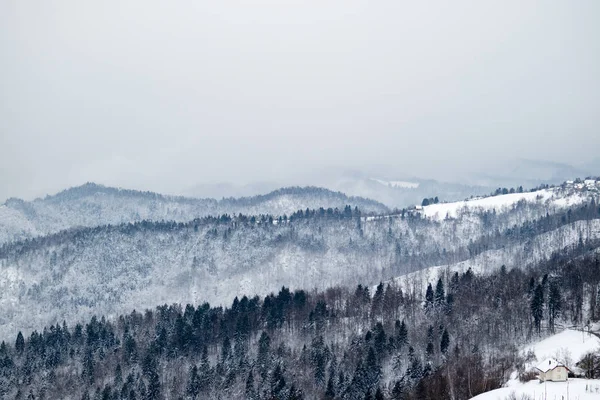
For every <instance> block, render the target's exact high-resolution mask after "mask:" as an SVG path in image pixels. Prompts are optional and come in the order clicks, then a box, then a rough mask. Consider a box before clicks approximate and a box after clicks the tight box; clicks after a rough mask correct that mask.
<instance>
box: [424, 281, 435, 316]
mask: <svg viewBox="0 0 600 400" xmlns="http://www.w3.org/2000/svg"><path fill="white" fill-rule="evenodd" d="M433 299H434V295H433V288H432V287H431V283H428V284H427V291H426V292H425V311H429V310H431V309H432V308H433Z"/></svg>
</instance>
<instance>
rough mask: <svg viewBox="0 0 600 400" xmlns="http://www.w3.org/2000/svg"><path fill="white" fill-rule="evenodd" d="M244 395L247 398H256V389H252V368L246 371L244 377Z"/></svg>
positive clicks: (250, 399) (251, 399)
mask: <svg viewBox="0 0 600 400" xmlns="http://www.w3.org/2000/svg"><path fill="white" fill-rule="evenodd" d="M246 397H247V398H248V399H249V400H253V399H255V398H256V391H255V389H254V374H253V373H252V370H250V372H249V373H248V378H247V379H246Z"/></svg>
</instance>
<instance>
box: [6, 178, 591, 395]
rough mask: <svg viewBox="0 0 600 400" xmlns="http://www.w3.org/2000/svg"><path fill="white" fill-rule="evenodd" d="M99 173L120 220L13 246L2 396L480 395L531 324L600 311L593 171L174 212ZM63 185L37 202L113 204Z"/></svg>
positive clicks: (508, 364)
mask: <svg viewBox="0 0 600 400" xmlns="http://www.w3.org/2000/svg"><path fill="white" fill-rule="evenodd" d="M88 189H89V188H88ZM96 189H97V188H95V187H94V188H93V190H96ZM72 190H74V191H75V192H77V190H83V189H81V188H79V189H72ZM103 190H106V192H107V193H108V196H115V198H117V199H119V201H118V204H119V206H115V207H116V210H117V211H118V212H117V211H115V212H112V213H111V215H113V216H114V218H115V221H117V222H116V223H111V224H108V223H107V224H100V225H95V226H87V227H86V226H81V225H86V224H85V223H82V224H78V223H74V222H73V221H71V222H69V223H68V224H67V225H68V226H67V227H66V228H67V229H64V230H59V231H57V232H52V233H48V234H45V235H31V237H27V238H26V239H22V240H17V241H9V242H6V243H4V244H2V245H0V341H2V340H3V341H4V342H5V344H4V345H3V346H2V349H1V350H0V352H1V354H0V360H2V365H1V368H2V371H0V376H2V380H1V382H2V386H1V388H0V390H2V391H3V392H2V393H3V394H4V395H6V396H9V397H13V396H14V397H15V398H26V397H28V396H33V398H56V397H68V396H71V397H70V398H74V399H75V398H77V399H78V398H99V399H104V398H106V399H113V398H114V399H122V398H165V399H167V398H169V399H170V398H250V399H272V398H277V399H288V398H289V399H294V398H332V399H333V398H345V399H363V398H369V396H372V397H374V398H378V399H381V398H398V399H405V398H406V399H412V398H415V399H417V398H418V399H420V398H431V399H439V398H448V399H467V398H470V397H472V396H475V395H476V394H478V393H482V392H485V391H487V390H491V389H494V388H496V387H499V386H500V385H501V384H502V383H503V382H504V381H505V380H506V379H508V375H509V374H510V373H511V371H513V370H515V369H518V368H522V366H523V365H524V364H523V363H524V362H525V361H523V360H522V357H523V355H522V354H521V352H519V351H518V348H517V347H518V346H517V345H518V344H519V343H527V342H528V341H531V340H534V339H535V338H541V337H543V336H544V335H547V334H550V333H552V332H555V331H556V330H557V329H560V327H561V326H564V325H574V326H579V327H581V326H583V324H584V323H585V322H587V321H597V320H598V319H600V305H599V304H598V299H599V298H600V294H599V293H598V281H599V280H600V271H598V265H599V264H598V256H597V253H596V249H597V248H599V247H600V207H599V206H598V192H597V191H594V190H587V189H586V188H575V187H573V185H570V186H569V185H562V186H560V187H554V188H542V189H538V190H536V191H530V192H524V191H522V190H519V191H518V192H517V191H514V193H506V194H503V193H502V192H500V193H498V194H497V195H495V196H492V197H487V198H477V199H472V200H469V201H462V202H456V203H443V202H440V201H438V200H437V199H432V201H431V204H428V205H425V206H421V207H411V208H407V209H402V210H394V211H390V210H388V209H387V208H382V209H380V210H377V209H376V208H375V209H369V208H367V211H363V209H361V207H360V205H365V204H366V205H374V204H375V205H376V204H377V203H371V202H369V201H368V200H361V203H360V204H358V205H357V204H353V205H350V204H345V205H343V206H340V207H338V206H335V207H316V208H310V207H307V208H305V209H300V210H297V211H293V212H289V213H288V212H287V211H286V210H287V208H285V207H284V208H278V209H276V210H278V211H286V212H283V213H282V214H276V213H256V214H243V213H237V214H234V213H224V214H220V215H215V216H211V215H208V216H203V217H196V218H193V219H188V220H181V219H174V220H170V221H167V220H153V219H141V220H140V219H139V218H140V215H136V216H135V217H132V216H131V213H129V211H127V210H128V208H127V207H124V208H121V206H122V204H123V200H122V198H123V196H125V197H127V196H131V197H132V199H131V210H134V209H135V204H136V202H137V201H138V200H139V197H140V196H141V198H142V199H146V198H148V199H150V200H148V201H149V202H150V203H151V204H159V203H160V204H164V201H163V200H164V199H163V198H158V200H157V198H156V195H154V194H143V195H142V194H140V193H139V192H131V193H129V192H125V193H121V192H120V191H116V192H113V189H103ZM65 193H67V194H69V193H71V192H70V191H66V192H63V193H62V194H59V195H57V196H56V197H52V198H49V199H46V200H43V201H41V202H42V203H43V202H44V201H51V202H56V203H57V204H58V205H55V206H53V207H55V208H54V211H53V212H58V213H60V212H62V211H60V210H61V209H62V208H61V207H71V206H73V204H79V205H80V208H79V209H77V207H74V208H73V214H72V215H78V216H84V215H86V210H89V209H92V208H94V207H98V209H99V210H101V211H99V213H98V215H97V216H96V217H94V218H103V217H102V216H103V215H104V213H105V212H107V211H106V210H108V209H110V208H107V207H108V204H110V203H113V204H116V203H114V202H115V201H116V200H115V199H114V198H113V199H112V200H111V201H110V202H103V201H101V202H99V203H94V204H95V206H92V205H90V203H87V200H86V201H79V200H77V201H75V203H73V202H72V199H71V197H73V198H76V199H78V198H79V197H78V196H77V195H75V194H72V193H71V195H68V196H67V199H64V200H60V197H61V196H65ZM274 193H278V194H277V195H273V194H271V195H268V196H266V197H267V198H269V199H271V200H272V201H277V202H278V204H282V198H283V197H285V198H290V196H291V197H294V199H295V200H294V201H301V202H303V203H302V204H309V205H310V204H318V203H319V202H322V201H324V200H323V198H322V196H325V197H327V198H328V199H330V200H331V201H333V204H337V203H336V202H337V201H346V200H352V199H351V198H347V197H339V196H340V195H337V194H334V195H332V194H331V192H328V191H321V190H317V189H314V190H313V189H284V190H281V191H278V192H274ZM103 196H105V195H95V197H103ZM272 196H275V197H272ZM311 196H314V197H311ZM330 196H333V197H330ZM341 196H343V195H341ZM84 197H85V196H84ZM152 199H153V200H152ZM257 199H262V200H257ZM273 199H277V200H273ZM170 200H171V201H173V202H176V203H177V202H179V203H177V204H179V205H182V204H183V205H185V204H186V203H185V202H186V201H187V200H185V199H179V198H175V199H170ZM271 200H265V199H264V198H262V197H259V198H254V199H252V200H250V199H242V200H233V199H230V200H223V202H226V203H227V204H229V205H231V204H237V205H239V206H240V207H242V208H243V207H248V208H247V209H250V210H256V209H261V207H263V206H264V207H267V208H268V207H269V205H268V204H269V203H268V202H269V201H271ZM355 200H356V199H355ZM145 201H146V200H143V201H142V204H147V203H144V202H145ZM34 203H35V202H34ZM423 203H426V202H425V201H424V202H423ZM427 203H429V201H428V202H427ZM99 204H101V205H99ZM170 204H174V203H170ZM218 204H222V203H221V202H219V203H218ZM223 204H224V203H223ZM290 204H292V203H290ZM290 204H287V205H286V207H291V205H290ZM293 204H297V203H295V202H293ZM326 204H332V203H327V202H326ZM37 206H38V207H41V206H40V205H37ZM32 207H34V206H32ZM89 207H91V208H89ZM193 207H196V205H193ZM253 207H258V208H253ZM40 209H43V208H40ZM142 209H144V208H143V207H142ZM174 209H178V210H181V208H177V207H175V208H174ZM57 210H58V211H57ZM123 210H125V211H123ZM164 210H165V209H163V210H162V211H161V212H164ZM188 211H189V210H188ZM188 211H186V212H188ZM32 215H33V216H34V217H32V221H33V220H38V221H39V220H41V219H36V217H35V215H37V214H36V212H35V211H32ZM44 215H49V214H44ZM142 215H150V214H147V213H146V214H144V213H142ZM151 215H154V216H156V215H158V214H151ZM169 215H171V214H169ZM184 215H186V214H185V213H182V214H180V218H183V216H184ZM78 218H79V217H78ZM122 218H131V220H130V221H128V222H119V221H121V219H122ZM93 221H94V220H93V219H90V220H88V223H90V224H93V223H94V222H93ZM53 226H54V228H52V229H58V227H59V226H60V225H53ZM52 229H51V230H50V232H51V231H52ZM38 233H39V232H38ZM357 285H358V286H357ZM282 288H283V289H282ZM234 298H235V300H233V299H234ZM160 304H163V306H159V307H158V308H155V307H157V305H160ZM132 310H137V311H133V312H132ZM145 310H147V311H145ZM44 327H46V328H44ZM465 379H466V380H465ZM442 393H445V394H444V395H442ZM444 396H447V397H444Z"/></svg>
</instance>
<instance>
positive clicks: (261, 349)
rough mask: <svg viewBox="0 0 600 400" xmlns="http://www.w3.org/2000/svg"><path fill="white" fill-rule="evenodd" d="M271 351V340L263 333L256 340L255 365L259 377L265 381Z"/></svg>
mask: <svg viewBox="0 0 600 400" xmlns="http://www.w3.org/2000/svg"><path fill="white" fill-rule="evenodd" d="M270 350H271V338H270V337H269V335H268V334H267V333H266V332H264V331H263V333H261V335H260V339H258V355H257V357H256V363H257V366H258V371H259V373H260V376H261V377H262V378H263V379H265V378H266V376H267V373H268V371H269V356H270Z"/></svg>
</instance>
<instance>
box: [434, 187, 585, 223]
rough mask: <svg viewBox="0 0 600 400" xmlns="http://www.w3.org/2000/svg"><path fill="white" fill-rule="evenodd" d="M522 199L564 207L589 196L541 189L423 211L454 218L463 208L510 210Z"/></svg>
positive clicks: (450, 204) (440, 204)
mask: <svg viewBox="0 0 600 400" xmlns="http://www.w3.org/2000/svg"><path fill="white" fill-rule="evenodd" d="M522 200H523V201H526V202H532V203H533V202H539V203H545V204H547V205H548V207H556V208H565V207H569V206H573V205H577V204H581V203H582V202H583V201H586V200H589V196H588V195H585V194H583V193H580V192H575V193H572V194H563V193H559V192H558V191H557V190H553V189H543V190H537V191H535V192H524V193H509V194H503V195H498V196H490V197H483V198H476V199H472V200H465V201H456V202H453V203H438V204H431V205H428V206H425V207H423V213H424V215H425V216H426V217H429V218H435V219H440V220H441V219H444V218H446V216H449V217H451V218H456V216H457V215H458V214H459V212H460V211H461V210H463V209H465V208H466V209H469V210H472V211H475V210H480V211H491V210H496V212H503V211H508V210H510V208H511V207H513V206H514V205H515V204H517V203H518V202H520V201H522Z"/></svg>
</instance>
